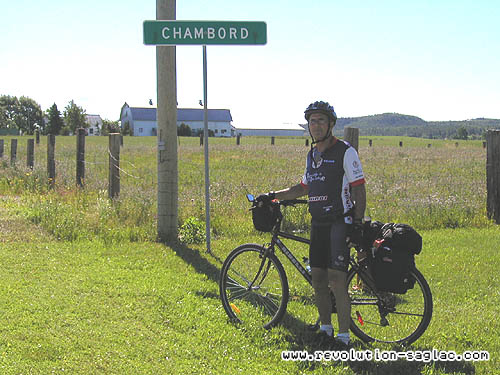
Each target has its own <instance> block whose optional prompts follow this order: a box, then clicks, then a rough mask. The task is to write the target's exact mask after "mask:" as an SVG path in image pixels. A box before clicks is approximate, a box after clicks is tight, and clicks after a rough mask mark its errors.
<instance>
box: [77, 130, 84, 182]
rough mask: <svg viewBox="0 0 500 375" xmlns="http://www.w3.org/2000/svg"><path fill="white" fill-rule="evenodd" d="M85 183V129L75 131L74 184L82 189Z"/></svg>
mask: <svg viewBox="0 0 500 375" xmlns="http://www.w3.org/2000/svg"><path fill="white" fill-rule="evenodd" d="M84 181H85V129H83V128H80V129H77V131H76V184H77V185H78V186H79V187H83V183H84Z"/></svg>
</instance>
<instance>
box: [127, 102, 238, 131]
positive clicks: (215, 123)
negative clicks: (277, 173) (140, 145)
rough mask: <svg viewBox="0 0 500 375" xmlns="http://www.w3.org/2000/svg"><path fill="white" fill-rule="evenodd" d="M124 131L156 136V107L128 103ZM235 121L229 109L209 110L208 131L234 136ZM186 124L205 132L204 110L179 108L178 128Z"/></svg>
mask: <svg viewBox="0 0 500 375" xmlns="http://www.w3.org/2000/svg"><path fill="white" fill-rule="evenodd" d="M120 121H121V126H122V129H123V128H124V127H126V126H127V125H128V126H129V127H130V129H131V130H132V134H133V135H135V136H156V135H157V128H158V126H157V123H156V108H155V107H130V106H129V105H128V104H127V103H125V104H124V105H123V106H122V109H121V112H120ZM232 121H233V119H232V117H231V112H230V111H229V109H209V110H208V129H209V130H212V131H213V132H214V135H215V136H216V137H231V136H233V135H234V128H233V126H232V125H231V122H232ZM181 124H185V125H187V126H189V127H190V128H191V130H192V131H197V130H203V128H204V123H203V109H195V108H177V126H180V125H181Z"/></svg>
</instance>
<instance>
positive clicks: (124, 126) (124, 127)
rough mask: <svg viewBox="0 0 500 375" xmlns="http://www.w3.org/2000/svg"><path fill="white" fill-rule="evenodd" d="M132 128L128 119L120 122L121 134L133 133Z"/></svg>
mask: <svg viewBox="0 0 500 375" xmlns="http://www.w3.org/2000/svg"><path fill="white" fill-rule="evenodd" d="M133 133H134V132H133V130H132V129H131V128H130V124H129V122H128V121H125V123H124V124H122V134H123V135H134V134H133Z"/></svg>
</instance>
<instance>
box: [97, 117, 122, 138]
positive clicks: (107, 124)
mask: <svg viewBox="0 0 500 375" xmlns="http://www.w3.org/2000/svg"><path fill="white" fill-rule="evenodd" d="M119 132H120V126H119V125H118V121H111V120H107V119H104V120H102V130H101V135H108V134H109V133H119Z"/></svg>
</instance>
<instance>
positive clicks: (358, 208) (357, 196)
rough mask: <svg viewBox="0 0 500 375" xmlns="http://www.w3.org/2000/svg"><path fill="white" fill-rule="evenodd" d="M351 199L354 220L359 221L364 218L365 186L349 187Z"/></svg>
mask: <svg viewBox="0 0 500 375" xmlns="http://www.w3.org/2000/svg"><path fill="white" fill-rule="evenodd" d="M351 197H352V200H353V201H354V219H355V220H361V219H363V217H364V216H365V209H366V189H365V184H361V185H356V186H352V187H351Z"/></svg>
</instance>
